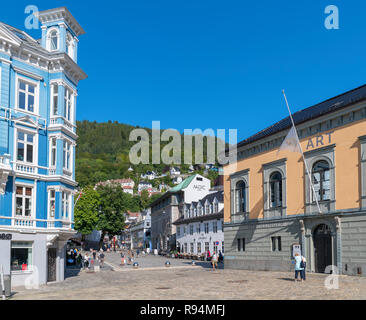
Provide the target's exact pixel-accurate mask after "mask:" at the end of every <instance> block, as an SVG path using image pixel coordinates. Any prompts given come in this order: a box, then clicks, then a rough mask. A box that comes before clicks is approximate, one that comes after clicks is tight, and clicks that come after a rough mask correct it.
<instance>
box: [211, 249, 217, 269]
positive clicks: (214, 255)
mask: <svg viewBox="0 0 366 320" xmlns="http://www.w3.org/2000/svg"><path fill="white" fill-rule="evenodd" d="M211 263H212V271H215V267H216V268H217V254H216V252H215V251H214V252H213V254H212V259H211Z"/></svg>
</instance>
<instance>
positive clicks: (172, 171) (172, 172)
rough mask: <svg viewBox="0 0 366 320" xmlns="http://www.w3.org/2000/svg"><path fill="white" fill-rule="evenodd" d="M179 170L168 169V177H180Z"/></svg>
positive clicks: (176, 168) (174, 168)
mask: <svg viewBox="0 0 366 320" xmlns="http://www.w3.org/2000/svg"><path fill="white" fill-rule="evenodd" d="M180 173H181V172H180V169H179V168H178V167H172V168H170V175H171V176H179V175H180Z"/></svg>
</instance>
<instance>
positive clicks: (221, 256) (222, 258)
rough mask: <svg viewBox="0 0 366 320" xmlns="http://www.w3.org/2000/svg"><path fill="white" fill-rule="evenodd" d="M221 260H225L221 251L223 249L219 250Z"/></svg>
mask: <svg viewBox="0 0 366 320" xmlns="http://www.w3.org/2000/svg"><path fill="white" fill-rule="evenodd" d="M219 262H224V256H223V255H222V253H221V250H220V251H219Z"/></svg>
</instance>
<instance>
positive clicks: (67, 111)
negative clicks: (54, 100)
mask: <svg viewBox="0 0 366 320" xmlns="http://www.w3.org/2000/svg"><path fill="white" fill-rule="evenodd" d="M67 106H69V108H67ZM62 116H63V117H64V119H65V120H66V121H68V122H70V123H74V90H72V89H71V88H69V87H68V86H64V113H63V115H62Z"/></svg>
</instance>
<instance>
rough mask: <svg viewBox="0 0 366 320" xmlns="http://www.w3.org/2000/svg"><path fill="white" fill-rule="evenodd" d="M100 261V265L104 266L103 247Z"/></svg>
mask: <svg viewBox="0 0 366 320" xmlns="http://www.w3.org/2000/svg"><path fill="white" fill-rule="evenodd" d="M99 262H100V267H101V268H103V266H104V253H103V250H102V249H100V253H99Z"/></svg>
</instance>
